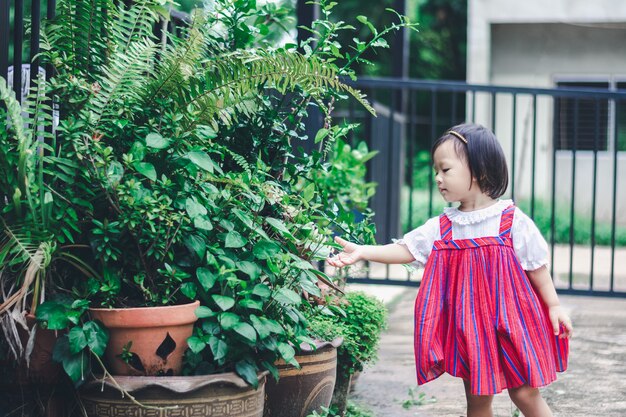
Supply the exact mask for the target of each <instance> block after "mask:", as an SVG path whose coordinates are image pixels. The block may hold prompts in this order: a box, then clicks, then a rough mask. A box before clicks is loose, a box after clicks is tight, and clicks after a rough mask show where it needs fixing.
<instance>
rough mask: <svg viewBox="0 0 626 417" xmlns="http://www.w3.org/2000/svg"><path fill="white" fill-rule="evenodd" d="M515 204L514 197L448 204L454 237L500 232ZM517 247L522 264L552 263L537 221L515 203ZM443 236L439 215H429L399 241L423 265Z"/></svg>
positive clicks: (531, 268)
mask: <svg viewBox="0 0 626 417" xmlns="http://www.w3.org/2000/svg"><path fill="white" fill-rule="evenodd" d="M511 204H513V201H512V200H498V202H497V203H495V204H493V205H491V206H489V207H487V208H484V209H480V210H474V211H460V210H459V209H458V208H456V207H446V208H444V209H443V212H444V213H445V214H446V215H447V216H448V218H449V219H450V221H451V222H452V238H453V239H472V238H477V237H484V236H497V235H498V234H499V232H500V217H501V215H502V211H503V210H504V209H505V208H507V207H508V206H510V205H511ZM511 237H512V239H513V249H514V250H515V254H516V255H517V259H518V260H519V262H520V264H521V265H522V268H524V269H525V270H526V271H534V270H535V269H538V268H540V267H542V266H544V265H548V254H549V252H548V243H547V242H546V240H545V239H544V238H543V236H542V235H541V233H540V232H539V229H537V226H536V225H535V223H534V222H533V221H532V220H531V219H530V217H528V216H527V215H526V214H524V213H523V212H522V211H521V210H520V209H519V208H518V207H515V213H514V216H513V225H512V228H511ZM439 239H441V232H440V227H439V216H437V217H433V218H432V219H429V220H428V221H427V222H426V223H424V224H423V225H422V226H420V227H418V228H417V229H414V230H411V231H410V232H408V233H407V234H405V235H404V237H403V238H402V239H398V240H396V241H395V243H397V244H400V245H404V246H406V247H407V249H408V250H409V252H411V254H412V255H413V257H414V258H415V262H413V265H414V266H416V267H418V268H421V267H423V266H424V265H425V264H426V260H427V259H428V256H429V255H430V252H431V250H432V248H433V243H434V242H435V240H439Z"/></svg>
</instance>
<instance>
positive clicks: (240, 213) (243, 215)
mask: <svg viewBox="0 0 626 417" xmlns="http://www.w3.org/2000/svg"><path fill="white" fill-rule="evenodd" d="M232 213H233V214H234V215H235V216H237V217H238V218H239V220H241V221H242V222H243V224H245V225H246V226H247V227H249V228H250V229H254V222H253V221H252V216H250V215H249V214H248V213H245V212H243V211H241V210H239V209H233V210H232Z"/></svg>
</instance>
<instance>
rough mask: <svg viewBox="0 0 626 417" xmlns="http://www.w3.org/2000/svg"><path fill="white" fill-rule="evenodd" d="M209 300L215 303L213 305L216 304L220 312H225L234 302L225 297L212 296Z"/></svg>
mask: <svg viewBox="0 0 626 417" xmlns="http://www.w3.org/2000/svg"><path fill="white" fill-rule="evenodd" d="M211 298H212V299H213V301H215V304H217V305H218V306H219V308H220V309H222V311H226V310H228V309H230V308H232V307H233V306H234V305H235V300H234V299H233V298H231V297H227V296H225V295H217V294H214V295H212V296H211Z"/></svg>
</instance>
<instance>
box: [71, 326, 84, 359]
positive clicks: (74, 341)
mask: <svg viewBox="0 0 626 417" xmlns="http://www.w3.org/2000/svg"><path fill="white" fill-rule="evenodd" d="M67 337H68V340H69V342H70V352H71V353H72V354H76V353H78V352H80V351H81V350H83V349H84V348H85V347H86V346H87V338H86V337H85V333H84V332H83V328H82V327H74V328H72V330H70V332H69V333H68V335H67Z"/></svg>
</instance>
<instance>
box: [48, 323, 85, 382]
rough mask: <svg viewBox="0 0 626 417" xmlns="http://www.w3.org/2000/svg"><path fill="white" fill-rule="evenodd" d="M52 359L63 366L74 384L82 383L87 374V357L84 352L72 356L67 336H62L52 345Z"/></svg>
mask: <svg viewBox="0 0 626 417" xmlns="http://www.w3.org/2000/svg"><path fill="white" fill-rule="evenodd" d="M52 359H54V360H55V361H57V362H60V363H61V364H63V370H65V373H66V374H67V375H68V376H69V377H70V378H71V379H72V381H73V382H74V384H77V383H79V382H80V381H82V380H83V379H84V377H85V375H86V374H88V373H89V360H88V359H89V357H88V353H87V352H86V351H84V350H83V351H81V352H79V353H77V354H74V355H73V354H72V353H71V351H70V342H69V339H68V336H67V335H64V336H62V337H61V338H60V339H59V340H57V342H56V343H55V345H54V350H53V351H52Z"/></svg>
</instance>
